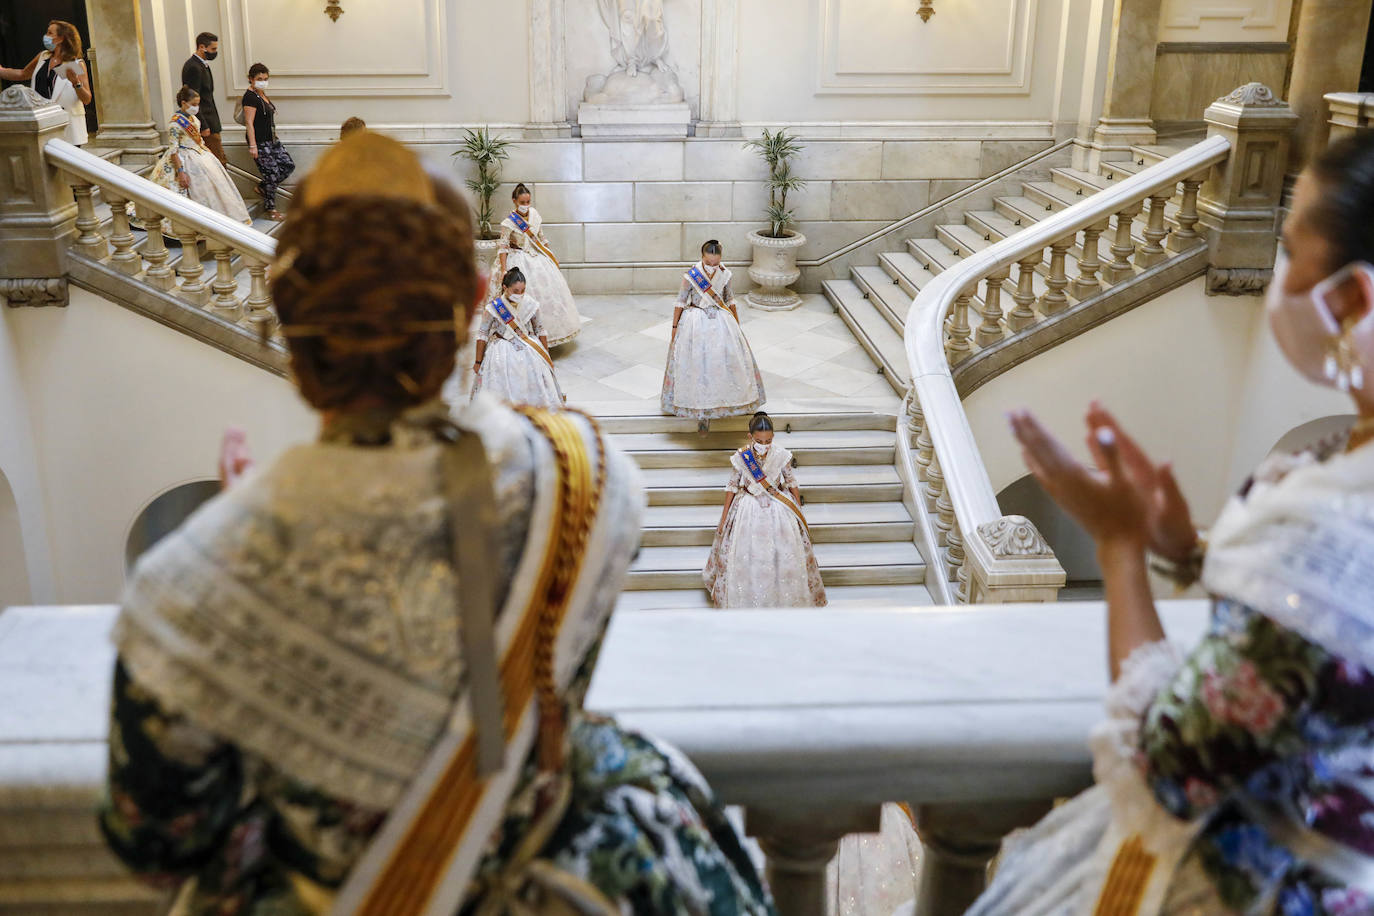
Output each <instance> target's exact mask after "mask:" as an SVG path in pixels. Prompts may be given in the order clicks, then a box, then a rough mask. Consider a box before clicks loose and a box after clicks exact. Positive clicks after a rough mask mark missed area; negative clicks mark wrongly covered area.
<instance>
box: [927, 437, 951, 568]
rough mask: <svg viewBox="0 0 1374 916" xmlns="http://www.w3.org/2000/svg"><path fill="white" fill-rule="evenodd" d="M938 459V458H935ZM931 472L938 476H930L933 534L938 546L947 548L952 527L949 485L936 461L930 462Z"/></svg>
mask: <svg viewBox="0 0 1374 916" xmlns="http://www.w3.org/2000/svg"><path fill="white" fill-rule="evenodd" d="M937 461H938V459H937ZM930 467H931V471H932V474H935V473H936V472H938V478H936V477H932V484H931V489H932V492H931V494H930V495H931V496H933V497H934V500H933V502H932V505H931V508H932V509H933V510H934V511H935V535H936V538H937V539H938V540H939V542H940V546H941V547H943V548H945V549H946V550H948V549H949V533H950V531H951V530H953V528H954V500H952V499H950V496H949V485H948V482H947V481H946V480H945V473H944V469H943V468H941V467H939V465H938V464H937V463H936V462H931V465H930ZM937 479H938V482H939V488H938V489H936V488H935V480H937Z"/></svg>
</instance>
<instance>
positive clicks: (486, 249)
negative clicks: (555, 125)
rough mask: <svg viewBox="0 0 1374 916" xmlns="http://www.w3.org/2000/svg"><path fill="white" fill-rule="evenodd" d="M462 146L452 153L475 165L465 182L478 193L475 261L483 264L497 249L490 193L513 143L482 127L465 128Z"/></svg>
mask: <svg viewBox="0 0 1374 916" xmlns="http://www.w3.org/2000/svg"><path fill="white" fill-rule="evenodd" d="M464 133H465V134H466V136H464V137H463V145H462V146H460V147H459V148H458V151H457V152H455V153H454V154H453V155H455V156H459V157H462V158H463V159H466V160H467V161H468V162H471V163H472V164H473V165H475V166H477V175H476V177H474V178H468V179H467V180H466V181H465V182H464V184H466V185H467V187H468V190H469V191H471V192H472V193H473V194H475V195H477V260H478V262H479V263H485V262H486V261H488V260H490V258H491V257H492V255H493V254H494V253H495V251H496V243H497V241H498V240H499V239H500V234H499V233H498V231H497V228H496V226H497V225H500V220H497V221H496V225H493V224H492V212H491V196H492V195H493V194H495V193H496V189H497V188H499V187H500V186H501V163H502V162H503V161H505V159H506V158H507V157H508V156H510V148H511V146H513V145H514V143H513V142H512V141H510V140H506V139H504V138H502V137H493V136H492V135H491V133H490V131H488V130H487V129H486V128H485V127H482V128H478V129H477V130H475V131H473V130H468V131H464Z"/></svg>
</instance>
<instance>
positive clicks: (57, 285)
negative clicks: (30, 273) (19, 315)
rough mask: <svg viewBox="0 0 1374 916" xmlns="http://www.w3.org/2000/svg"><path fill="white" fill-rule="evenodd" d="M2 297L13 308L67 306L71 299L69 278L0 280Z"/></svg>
mask: <svg viewBox="0 0 1374 916" xmlns="http://www.w3.org/2000/svg"><path fill="white" fill-rule="evenodd" d="M0 299H4V300H5V304H6V305H8V306H9V307H10V308H12V309H17V308H48V307H56V308H65V307H66V306H67V303H68V301H69V296H68V290H67V279H66V278H65V277H54V278H52V279H37V280H0Z"/></svg>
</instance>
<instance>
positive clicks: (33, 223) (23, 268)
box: [0, 86, 76, 307]
mask: <svg viewBox="0 0 1374 916" xmlns="http://www.w3.org/2000/svg"><path fill="white" fill-rule="evenodd" d="M66 128H67V113H66V112H65V111H63V110H62V109H61V108H59V107H58V106H56V105H54V104H52V103H51V102H49V101H47V100H46V99H44V98H42V97H40V96H39V95H38V94H37V93H35V92H33V91H32V90H30V89H29V88H28V87H25V86H11V87H10V88H8V89H6V90H5V91H4V92H3V93H0V299H3V300H5V301H6V302H7V303H8V304H9V305H10V306H11V307H17V306H21V305H66V304H67V279H66V273H67V246H68V244H69V243H70V241H71V236H72V233H73V231H74V229H75V225H76V201H75V200H74V199H73V197H72V189H71V186H70V185H68V184H66V183H65V182H64V181H62V175H61V173H60V172H58V171H57V169H54V168H49V166H48V164H47V162H45V161H44V159H43V144H45V143H47V142H48V141H49V140H53V139H61V138H62V133H63V131H64V130H66Z"/></svg>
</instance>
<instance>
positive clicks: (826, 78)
mask: <svg viewBox="0 0 1374 916" xmlns="http://www.w3.org/2000/svg"><path fill="white" fill-rule="evenodd" d="M819 2H820V4H821V10H820V16H819V25H820V30H821V34H820V41H819V42H818V43H817V46H818V48H819V51H820V61H819V68H818V73H819V82H818V85H817V89H816V91H817V93H818V94H821V95H827V94H829V95H840V94H847V95H859V94H864V95H867V94H880V95H881V94H888V95H936V94H970V95H979V94H999V95H1007V94H1024V93H1028V92H1029V84H1028V74H1029V72H1030V68H1031V62H1032V53H1033V51H1034V38H1035V28H1034V25H1035V21H1036V15H1035V14H1036V6H1037V0H941V2H940V3H939V4H938V5H937V7H936V15H935V17H934V18H933V19H931V20H930V22H927V23H923V22H922V21H921V20H920V18H919V17H918V16H917V15H916V4H915V2H914V0H913V2H909V3H908V2H894V0H819Z"/></svg>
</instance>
